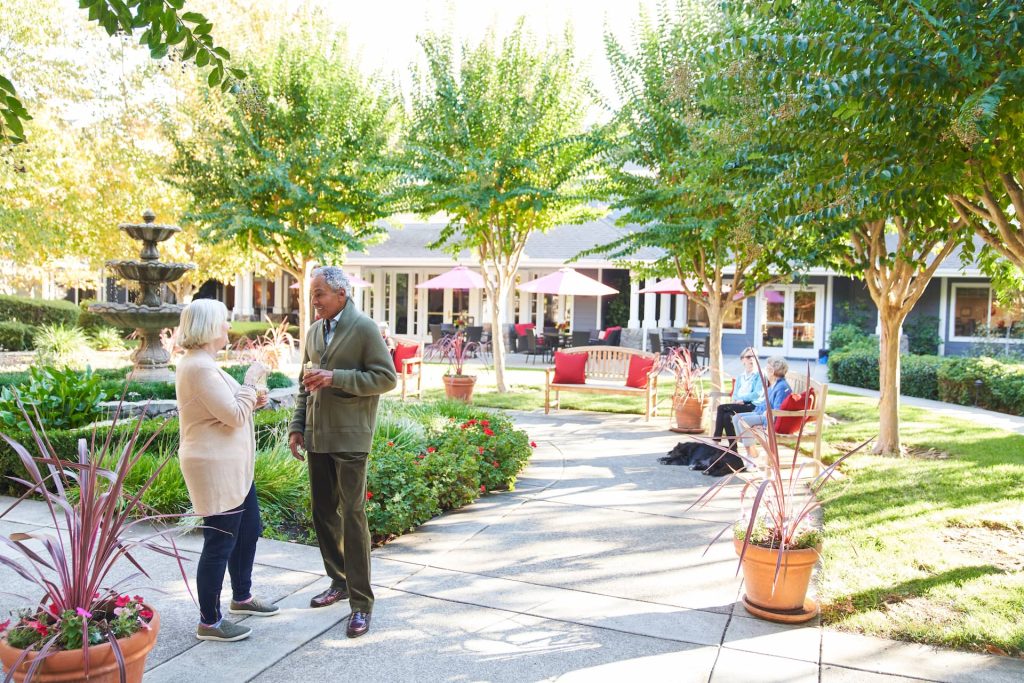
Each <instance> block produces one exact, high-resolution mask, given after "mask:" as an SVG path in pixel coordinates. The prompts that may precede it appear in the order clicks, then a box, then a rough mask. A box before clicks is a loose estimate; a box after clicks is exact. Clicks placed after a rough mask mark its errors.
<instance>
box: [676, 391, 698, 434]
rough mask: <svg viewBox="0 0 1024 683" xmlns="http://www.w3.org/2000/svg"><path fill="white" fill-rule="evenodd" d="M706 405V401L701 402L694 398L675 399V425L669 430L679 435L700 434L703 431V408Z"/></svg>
mask: <svg viewBox="0 0 1024 683" xmlns="http://www.w3.org/2000/svg"><path fill="white" fill-rule="evenodd" d="M706 405H707V400H706V399H705V400H703V401H701V400H700V399H698V398H697V397H696V396H686V397H685V398H682V399H677V400H676V404H675V424H674V425H672V426H671V427H669V429H670V430H671V431H673V432H679V433H680V434H700V433H701V432H703V431H704V407H705V406H706Z"/></svg>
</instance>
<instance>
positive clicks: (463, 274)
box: [416, 266, 484, 289]
mask: <svg viewBox="0 0 1024 683" xmlns="http://www.w3.org/2000/svg"><path fill="white" fill-rule="evenodd" d="M483 287H484V277H483V275H481V274H480V273H477V272H476V271H472V270H470V269H469V268H467V267H466V266H455V267H454V268H452V269H451V270H449V271H448V272H447V273H441V274H440V275H438V276H437V277H432V278H430V279H429V280H427V281H426V282H421V283H419V284H418V285H416V289H483Z"/></svg>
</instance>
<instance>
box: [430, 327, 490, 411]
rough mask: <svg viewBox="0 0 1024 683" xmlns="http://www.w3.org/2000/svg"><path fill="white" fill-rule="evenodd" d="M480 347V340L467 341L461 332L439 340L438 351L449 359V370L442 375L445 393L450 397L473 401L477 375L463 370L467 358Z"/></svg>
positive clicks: (468, 401) (474, 353)
mask: <svg viewBox="0 0 1024 683" xmlns="http://www.w3.org/2000/svg"><path fill="white" fill-rule="evenodd" d="M479 349H480V344H479V343H478V342H470V341H466V339H465V337H464V336H463V334H462V333H461V332H459V333H456V334H453V335H449V336H447V337H445V338H444V339H442V340H441V341H440V342H438V352H439V353H440V354H441V357H442V358H444V359H446V360H447V361H448V371H447V372H445V373H444V376H442V377H441V381H442V382H443V383H444V393H445V396H447V397H448V398H453V399H457V400H459V401H465V402H466V403H471V402H472V401H473V387H474V385H476V375H467V374H465V373H464V372H463V369H464V368H465V364H466V360H467V359H468V358H469V357H470V356H473V355H476V353H477V352H478V351H479Z"/></svg>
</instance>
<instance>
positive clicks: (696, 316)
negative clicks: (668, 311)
mask: <svg viewBox="0 0 1024 683" xmlns="http://www.w3.org/2000/svg"><path fill="white" fill-rule="evenodd" d="M744 303H745V302H744V301H735V302H733V303H732V304H731V305H730V306H728V307H727V308H726V309H725V311H723V313H722V329H723V330H742V329H743V304H744ZM686 326H687V327H707V326H708V312H707V311H705V310H704V307H703V306H701V305H700V304H698V303H696V302H694V301H690V300H689V299H687V301H686Z"/></svg>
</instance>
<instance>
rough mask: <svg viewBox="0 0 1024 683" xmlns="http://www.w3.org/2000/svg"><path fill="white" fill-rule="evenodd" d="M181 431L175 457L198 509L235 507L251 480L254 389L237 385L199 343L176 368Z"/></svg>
mask: <svg viewBox="0 0 1024 683" xmlns="http://www.w3.org/2000/svg"><path fill="white" fill-rule="evenodd" d="M175 386H176V387H177V394H178V416H179V429H180V434H181V439H180V444H179V451H178V460H179V463H180V465H181V473H182V474H183V475H184V477H185V485H186V486H187V487H188V495H189V498H191V499H192V506H193V508H194V509H195V512H196V514H199V515H203V516H204V517H205V516H208V515H216V514H219V513H221V512H226V511H228V510H231V509H232V508H236V507H238V506H239V505H241V504H242V501H243V500H245V496H246V495H247V494H248V493H249V487H250V486H252V478H253V463H254V460H255V457H256V438H255V434H254V430H253V423H252V412H253V409H254V407H255V405H256V390H255V389H253V388H252V387H245V386H241V385H240V384H239V383H238V382H236V381H235V380H234V378H233V377H231V375H229V374H228V373H226V372H224V371H223V370H221V369H220V368H219V367H217V364H216V363H215V362H214V360H213V357H212V356H210V354H209V353H207V352H206V351H203V350H202V349H192V350H190V351H189V352H188V353H186V354H185V356H184V357H183V358H182V359H181V360H180V361H179V362H178V367H177V370H176V372H175Z"/></svg>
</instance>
